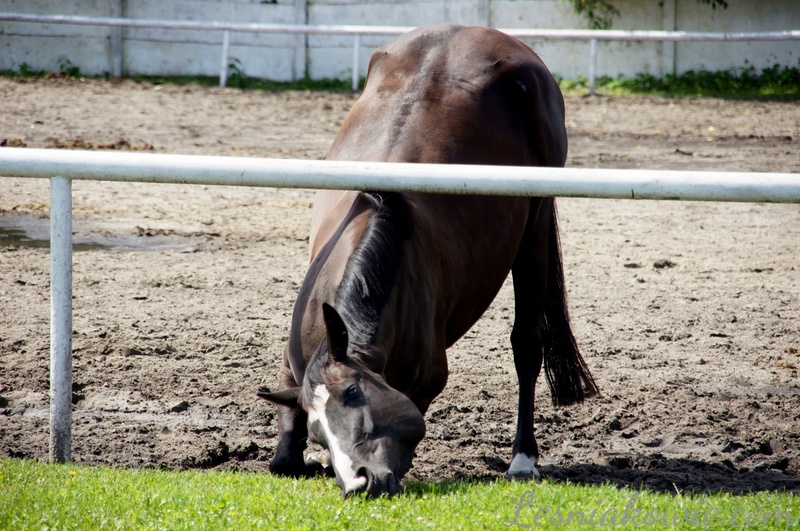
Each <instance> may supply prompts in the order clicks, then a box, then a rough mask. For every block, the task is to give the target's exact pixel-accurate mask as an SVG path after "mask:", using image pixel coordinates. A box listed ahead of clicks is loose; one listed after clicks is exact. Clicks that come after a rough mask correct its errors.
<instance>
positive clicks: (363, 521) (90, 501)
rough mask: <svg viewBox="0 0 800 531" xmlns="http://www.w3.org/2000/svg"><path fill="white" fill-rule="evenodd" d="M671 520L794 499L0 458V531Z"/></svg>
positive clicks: (721, 521) (763, 516)
mask: <svg viewBox="0 0 800 531" xmlns="http://www.w3.org/2000/svg"><path fill="white" fill-rule="evenodd" d="M776 511H778V512H776ZM570 513H571V516H572V520H571V521H570V522H569V524H567V523H566V521H567V518H568V517H569V516H570ZM789 513H790V514H789ZM537 515H538V517H537ZM674 515H677V518H678V520H677V522H676V523H677V524H678V525H679V526H680V527H681V528H703V529H727V528H730V526H731V523H733V524H734V525H736V526H738V527H742V526H744V527H747V528H752V529H755V528H764V527H771V528H777V529H790V528H792V527H793V528H800V498H798V497H797V496H793V495H791V494H784V493H759V494H750V495H744V496H733V495H727V494H721V495H698V496H694V495H686V494H677V495H667V494H653V493H650V492H647V491H637V490H631V489H618V488H616V487H612V486H600V487H588V486H578V485H571V484H563V483H555V482H548V481H543V482H539V483H520V482H506V481H496V482H490V483H463V482H448V483H436V484H424V483H415V482H410V483H409V484H408V485H407V488H406V493H405V494H403V495H401V496H397V497H395V498H391V499H386V498H381V499H377V500H366V499H364V498H363V497H355V498H350V499H346V500H344V499H342V497H341V495H340V493H339V489H338V487H336V485H335V483H334V482H333V481H332V480H330V479H323V478H317V479H309V480H290V479H284V478H277V477H274V476H271V475H268V474H252V473H234V472H202V471H183V472H170V471H159V470H151V469H145V470H125V469H117V468H108V467H87V466H78V465H71V464H68V465H52V464H46V463H41V462H37V461H29V460H18V459H0V529H3V530H16V529H192V530H195V529H236V530H240V529H241V530H245V529H270V530H271V529H428V528H429V529H525V527H523V526H530V527H531V528H533V527H538V526H539V525H541V524H545V525H546V526H547V527H558V528H561V527H564V528H567V529H570V528H578V527H579V525H578V523H579V521H580V518H581V517H582V518H583V523H584V525H590V524H594V525H595V526H597V527H604V526H608V527H620V528H634V527H659V528H661V527H663V524H664V522H665V521H666V522H667V523H668V524H670V525H671V524H672V523H673V516H674ZM537 518H538V519H537ZM704 518H705V521H704V520H703V519H704ZM623 519H625V520H623ZM665 519H666V520H665Z"/></svg>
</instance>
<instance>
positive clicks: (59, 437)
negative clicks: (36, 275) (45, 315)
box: [50, 177, 72, 463]
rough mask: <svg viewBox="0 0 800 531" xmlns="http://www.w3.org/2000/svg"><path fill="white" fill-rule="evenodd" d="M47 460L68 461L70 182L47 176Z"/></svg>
mask: <svg viewBox="0 0 800 531" xmlns="http://www.w3.org/2000/svg"><path fill="white" fill-rule="evenodd" d="M50 460H51V461H55V462H57V463H64V462H67V461H70V460H72V181H71V180H69V179H65V178H63V177H52V178H51V179H50Z"/></svg>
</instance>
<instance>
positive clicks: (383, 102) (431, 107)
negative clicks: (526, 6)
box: [258, 25, 598, 497]
mask: <svg viewBox="0 0 800 531" xmlns="http://www.w3.org/2000/svg"><path fill="white" fill-rule="evenodd" d="M566 156H567V134H566V129H565V124H564V100H563V97H562V95H561V92H560V89H559V87H558V84H557V83H556V82H555V80H554V79H553V76H552V75H551V74H550V72H549V70H548V69H547V67H546V66H545V65H544V63H543V62H542V60H541V59H540V58H539V57H538V56H537V55H536V54H535V53H534V52H533V51H532V50H531V49H530V48H529V47H527V46H526V45H525V44H523V43H522V42H520V41H519V40H517V39H515V38H512V37H510V36H508V35H506V34H504V33H502V32H499V31H496V30H493V29H488V28H482V27H464V26H458V25H434V26H426V27H422V28H417V29H416V30H413V31H411V32H409V33H406V34H404V35H402V36H400V37H398V38H397V39H395V40H393V41H391V42H389V43H388V44H385V45H383V46H381V47H380V48H378V49H377V50H376V51H375V52H374V53H373V55H372V58H371V60H370V64H369V68H368V72H367V79H366V82H365V86H364V88H363V92H362V94H361V96H360V97H359V99H358V100H357V101H356V103H355V104H354V105H353V107H352V109H351V111H350V112H349V114H348V115H347V117H346V118H345V120H344V122H343V124H342V127H341V130H340V131H339V133H338V134H337V136H336V137H335V139H334V141H333V144H332V145H331V148H330V150H329V152H328V155H327V158H328V159H330V160H350V161H383V162H407V163H437V164H485V165H535V166H550V167H558V166H564V164H565V161H566ZM309 248H310V260H309V267H308V271H307V273H306V276H305V279H304V280H303V282H302V285H301V286H300V289H299V293H298V296H297V299H296V302H295V305H294V310H293V313H292V317H291V331H290V337H289V340H288V344H287V345H286V349H285V352H284V357H283V366H282V368H281V371H280V375H279V388H278V390H277V391H275V392H270V391H269V389H267V388H266V387H265V388H262V390H260V391H259V393H258V394H259V396H261V397H262V398H265V399H267V400H269V401H271V402H273V403H275V404H277V405H278V424H279V440H278V444H277V448H276V451H275V455H274V457H273V458H272V460H271V462H270V464H269V469H270V471H271V472H272V473H275V474H282V475H289V476H304V475H308V474H311V473H312V470H319V465H315V464H314V463H312V462H308V463H307V462H306V461H305V460H304V457H303V453H304V451H305V449H306V448H307V440H311V441H314V442H317V443H319V444H320V445H322V446H323V447H324V448H326V449H327V450H328V452H329V454H330V461H331V464H332V468H333V473H334V475H335V477H336V482H337V484H338V485H339V487H340V488H341V489H342V492H343V495H344V496H345V497H346V496H349V495H353V494H357V493H364V494H365V495H366V496H368V497H376V496H381V495H389V496H391V495H394V494H397V493H399V492H402V489H403V487H402V483H401V480H402V478H403V476H404V475H405V474H406V473H407V471H408V470H409V468H410V467H411V465H412V459H413V456H414V450H415V448H416V447H417V445H418V444H419V443H420V441H421V440H422V439H423V437H424V435H425V422H424V415H425V412H426V411H427V410H428V407H429V406H430V404H431V402H432V401H433V400H434V398H435V397H436V396H437V395H439V394H440V393H441V391H442V390H443V389H444V387H445V383H446V381H447V376H448V366H447V355H446V351H447V349H448V348H449V347H450V346H451V345H453V344H454V343H455V342H456V341H457V340H458V339H459V338H460V337H461V336H463V335H464V334H465V333H466V332H467V331H468V330H469V329H470V327H472V325H473V324H474V323H475V322H476V321H477V320H478V319H479V318H480V316H481V315H482V314H483V313H484V311H485V310H486V309H487V307H488V306H489V305H490V304H491V302H492V300H493V299H494V298H495V296H496V295H497V293H498V291H499V290H500V288H501V286H502V284H503V283H504V281H505V279H506V277H507V276H508V274H509V272H511V273H512V277H513V288H514V299H515V308H514V324H513V327H512V331H511V338H510V339H511V346H512V350H513V356H514V365H515V368H516V372H517V376H518V380H519V407H518V418H517V430H516V435H515V438H514V445H513V455H512V460H511V464H510V467H509V468H508V471H507V473H506V476H507V477H509V478H520V479H531V478H539V477H540V473H539V471H538V470H537V468H536V465H537V461H538V457H539V451H538V447H537V444H536V439H535V436H534V429H533V408H534V404H533V401H534V390H535V385H536V381H537V379H538V376H539V373H540V371H541V368H542V366H544V369H545V374H546V379H547V382H548V384H549V386H550V388H551V394H552V400H553V402H554V403H555V404H556V405H560V406H561V405H568V404H572V403H576V402H580V401H582V400H584V399H585V398H588V397H590V396H593V395H595V394H596V393H597V392H598V390H597V387H596V385H595V382H594V380H593V378H592V376H591V374H590V372H589V369H588V368H587V366H586V364H585V362H584V360H583V358H582V357H581V354H580V352H579V349H578V346H577V344H576V341H575V338H574V335H573V333H572V330H571V327H570V321H569V315H568V309H567V303H566V298H565V289H564V273H563V266H562V259H561V249H560V242H559V235H558V226H557V216H556V209H555V200H554V199H553V198H529V197H489V196H467V195H447V194H423V193H399V192H393V193H384V192H379V191H373V190H364V191H320V192H317V196H316V201H315V205H314V211H313V214H312V221H311V234H310V238H309ZM315 467H316V468H315Z"/></svg>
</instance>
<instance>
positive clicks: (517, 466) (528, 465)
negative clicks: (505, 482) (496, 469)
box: [506, 454, 542, 481]
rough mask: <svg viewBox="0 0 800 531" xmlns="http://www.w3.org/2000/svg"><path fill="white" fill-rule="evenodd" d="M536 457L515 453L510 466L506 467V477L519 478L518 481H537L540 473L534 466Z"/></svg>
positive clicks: (540, 476)
mask: <svg viewBox="0 0 800 531" xmlns="http://www.w3.org/2000/svg"><path fill="white" fill-rule="evenodd" d="M537 460H538V459H537V458H536V457H531V456H528V455H525V454H517V455H515V456H514V459H513V460H512V461H511V466H510V467H508V472H506V479H509V480H520V481H531V480H535V481H539V480H540V479H542V475H541V474H540V473H539V470H537V468H536V461H537Z"/></svg>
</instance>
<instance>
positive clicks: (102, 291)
mask: <svg viewBox="0 0 800 531" xmlns="http://www.w3.org/2000/svg"><path fill="white" fill-rule="evenodd" d="M354 98H355V96H353V95H350V94H325V93H309V92H285V93H262V92H242V91H239V90H235V89H216V88H200V87H195V86H187V87H178V86H166V85H150V84H140V83H135V82H130V81H118V80H117V81H113V80H112V81H98V80H86V81H83V80H81V81H79V80H65V79H49V80H45V79H36V80H10V79H0V102H1V103H0V109H2V112H0V141H3V143H4V144H5V145H8V146H28V147H53V148H56V147H57V148H79V149H125V150H148V151H154V152H164V153H186V154H202V155H231V156H257V157H293V158H322V157H324V155H325V152H326V149H327V147H328V145H329V143H330V142H331V140H332V138H333V136H334V134H335V132H336V131H337V129H338V127H339V125H340V124H341V122H342V120H343V117H344V116H345V113H346V112H347V110H348V109H349V108H350V106H351V105H352V103H353V101H354ZM567 113H568V118H567V125H568V131H569V135H570V156H569V161H568V165H570V166H585V167H609V168H650V169H700V170H737V171H739V170H745V171H780V172H787V171H788V172H800V103H798V102H751V101H724V100H714V99H702V100H701V99H697V100H694V99H687V100H672V99H660V98H611V97H604V96H599V97H593V98H581V97H570V98H568V99H567ZM798 178H800V175H798ZM48 194H49V192H48V184H47V182H44V181H37V180H24V179H6V178H3V179H0V227H2V228H0V231H3V232H2V234H4V235H5V236H0V239H2V242H0V301H1V304H0V456H13V457H25V458H36V459H45V458H46V457H47V454H48V441H49V435H48V424H47V417H48V368H49V255H48V252H47V249H46V248H40V247H35V246H34V245H35V243H36V242H34V241H24V239H25V238H28V239H33V240H35V239H37V238H39V239H43V238H46V230H47V221H46V217H47V215H48V208H49V206H48V202H49V195H48ZM73 196H74V199H73V201H74V228H75V233H76V234H75V241H76V243H77V244H80V245H79V247H78V248H79V249H80V250H79V252H76V254H75V258H74V301H73V303H74V334H73V347H74V382H75V383H74V425H73V456H74V459H75V460H76V461H77V462H80V463H90V464H110V465H115V466H124V467H166V468H226V469H230V468H232V469H241V470H256V471H266V466H267V463H268V460H269V459H270V457H271V456H272V453H273V451H274V448H275V444H276V439H277V437H276V435H277V426H276V417H275V409H274V407H273V406H271V405H270V404H268V403H266V402H264V401H261V400H259V399H258V398H257V397H256V395H255V392H256V390H257V389H258V387H259V386H261V385H264V384H267V385H270V386H272V387H274V385H275V382H276V379H277V372H278V367H279V363H280V360H281V355H282V352H283V348H284V344H285V342H286V340H287V336H288V326H289V316H290V312H291V310H292V305H293V302H294V297H295V295H296V291H297V289H298V287H299V285H300V283H301V281H302V278H303V275H304V272H305V267H306V261H307V248H306V246H307V235H308V226H309V221H310V213H311V203H312V200H313V193H312V192H309V191H305V190H275V189H249V188H225V187H200V186H173V185H146V184H109V183H90V182H75V183H74V184H73ZM558 203H559V211H560V218H561V231H562V232H561V235H562V245H563V253H564V261H565V268H566V275H567V279H566V280H567V284H568V290H569V296H570V303H571V313H572V319H573V323H574V327H575V331H576V336H577V338H578V342H579V344H580V345H581V347H582V350H583V353H584V356H585V358H586V359H587V362H588V364H589V366H590V367H591V369H592V371H593V373H594V376H595V378H596V380H597V382H598V384H599V386H600V389H601V391H602V396H601V397H599V398H595V399H592V400H589V401H587V402H586V403H584V404H582V405H579V406H574V407H570V408H565V409H555V408H553V407H552V406H551V405H550V399H549V396H548V391H547V388H546V385H544V383H543V381H540V384H541V385H540V386H539V387H538V389H537V402H536V433H537V436H538V440H539V442H540V446H541V450H542V454H543V455H542V460H541V462H542V464H543V466H542V471H543V473H544V475H545V476H549V477H550V478H554V479H559V480H564V479H568V480H571V481H573V482H579V483H598V482H605V481H610V482H613V483H616V484H619V485H633V486H638V485H645V486H646V487H647V488H650V489H653V490H658V491H665V492H676V491H681V492H683V491H692V490H694V491H701V492H710V491H717V490H720V489H722V490H724V491H728V492H742V491H748V490H780V489H789V490H793V491H797V492H800V378H799V377H798V366H800V326H799V325H798V323H800V260H799V259H798V258H799V257H800V254H799V251H798V249H799V248H800V205H796V204H795V205H765V204H722V203H681V202H647V201H631V200H621V201H611V200H587V199H561V200H559V201H558ZM512 315H513V301H512V296H511V291H510V289H509V286H508V285H507V286H506V287H505V288H504V289H503V290H502V292H501V294H500V295H499V297H498V298H497V300H496V301H495V303H494V304H493V305H492V307H491V308H490V309H489V311H487V313H486V314H485V316H484V317H483V318H482V319H481V321H480V322H479V323H478V324H477V325H476V326H475V327H474V328H473V330H472V331H470V332H469V333H468V334H467V335H466V337H464V338H463V339H462V340H461V341H459V342H458V343H457V344H456V345H455V346H454V347H453V348H452V349H451V351H450V353H449V357H450V362H451V375H450V380H449V383H448V386H447V388H446V389H445V391H444V393H443V394H442V395H441V396H440V397H439V398H438V399H437V400H436V401H435V402H434V404H433V406H432V407H431V410H430V411H429V413H428V415H427V423H428V434H427V437H426V438H425V440H424V441H423V442H422V444H421V445H420V447H419V449H418V457H417V458H416V461H415V466H414V468H413V469H412V471H411V472H410V474H409V477H410V478H412V479H417V480H423V481H439V480H446V479H461V478H474V479H478V480H484V479H487V478H489V479H491V478H497V477H499V476H501V475H502V472H503V471H504V470H505V469H506V467H507V466H508V462H509V460H510V458H511V443H512V439H513V434H514V421H515V411H516V392H517V384H516V376H515V373H514V368H513V361H512V355H511V350H510V345H509V341H508V337H509V334H510V330H511V328H510V327H511V319H512Z"/></svg>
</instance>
